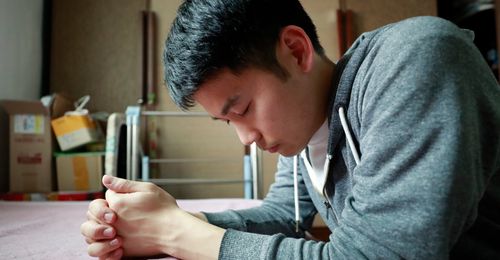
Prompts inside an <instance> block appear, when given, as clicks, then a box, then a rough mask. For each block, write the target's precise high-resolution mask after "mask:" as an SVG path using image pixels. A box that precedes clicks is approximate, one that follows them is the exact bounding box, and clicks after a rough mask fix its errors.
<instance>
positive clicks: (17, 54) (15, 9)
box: [0, 0, 43, 99]
mask: <svg viewBox="0 0 500 260" xmlns="http://www.w3.org/2000/svg"><path fill="white" fill-rule="evenodd" d="M42 17H43V0H16V1H11V0H0V50H1V51H0V99H39V98H40V93H41V89H40V87H41V77H42Z"/></svg>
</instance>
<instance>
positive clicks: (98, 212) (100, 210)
mask: <svg viewBox="0 0 500 260" xmlns="http://www.w3.org/2000/svg"><path fill="white" fill-rule="evenodd" d="M87 219H89V220H91V219H94V220H97V222H101V223H108V224H112V223H113V222H115V220H116V214H115V213H114V212H113V210H112V209H110V208H109V205H108V202H107V201H106V200H103V199H96V200H93V201H92V202H90V204H89V210H88V213H87Z"/></svg>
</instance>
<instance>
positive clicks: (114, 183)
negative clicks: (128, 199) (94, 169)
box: [102, 175, 149, 193]
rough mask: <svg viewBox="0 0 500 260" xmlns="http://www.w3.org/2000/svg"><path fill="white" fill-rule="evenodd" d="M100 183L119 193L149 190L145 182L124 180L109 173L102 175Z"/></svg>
mask: <svg viewBox="0 0 500 260" xmlns="http://www.w3.org/2000/svg"><path fill="white" fill-rule="evenodd" d="M102 184H104V186H106V188H108V189H110V190H112V191H114V192H119V193H127V192H137V191H149V188H148V185H147V184H146V183H143V182H138V181H131V180H126V179H122V178H118V177H114V176H110V175H104V176H102Z"/></svg>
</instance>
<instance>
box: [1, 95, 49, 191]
mask: <svg viewBox="0 0 500 260" xmlns="http://www.w3.org/2000/svg"><path fill="white" fill-rule="evenodd" d="M0 110H2V112H1V114H2V115H1V116H0V127H1V128H2V130H1V131H0V133H1V134H2V137H1V138H0V139H3V140H2V142H1V143H0V146H1V147H2V148H0V151H1V152H2V154H1V156H0V157H2V159H1V160H3V161H0V164H1V165H0V179H3V181H0V183H2V184H1V186H2V189H6V187H5V186H6V185H5V182H6V179H7V177H6V176H8V183H9V185H8V186H9V189H8V190H9V191H11V192H49V191H52V187H53V176H52V135H51V131H50V119H49V115H48V110H47V108H46V107H44V106H43V105H42V103H41V102H39V101H14V100H3V101H0ZM7 140H8V141H7ZM5 153H7V154H8V155H7V154H5ZM6 158H8V161H7V160H6ZM7 162H8V163H7ZM7 165H8V166H7Z"/></svg>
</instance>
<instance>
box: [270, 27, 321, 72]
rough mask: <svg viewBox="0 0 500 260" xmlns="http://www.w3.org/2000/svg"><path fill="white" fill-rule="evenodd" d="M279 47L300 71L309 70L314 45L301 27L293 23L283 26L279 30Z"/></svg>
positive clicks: (311, 63)
mask: <svg viewBox="0 0 500 260" xmlns="http://www.w3.org/2000/svg"><path fill="white" fill-rule="evenodd" d="M279 48H280V49H281V51H282V52H281V53H282V54H283V55H285V58H286V57H288V59H290V58H291V60H292V62H293V63H294V64H295V65H297V66H299V68H300V70H301V71H302V72H309V71H310V70H311V69H312V65H313V57H314V47H313V46H312V43H311V40H310V39H309V36H307V34H306V32H305V31H304V30H303V29H302V28H300V27H298V26H295V25H288V26H286V27H284V28H283V29H282V30H281V32H280V39H279ZM288 59H287V60H288Z"/></svg>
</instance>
